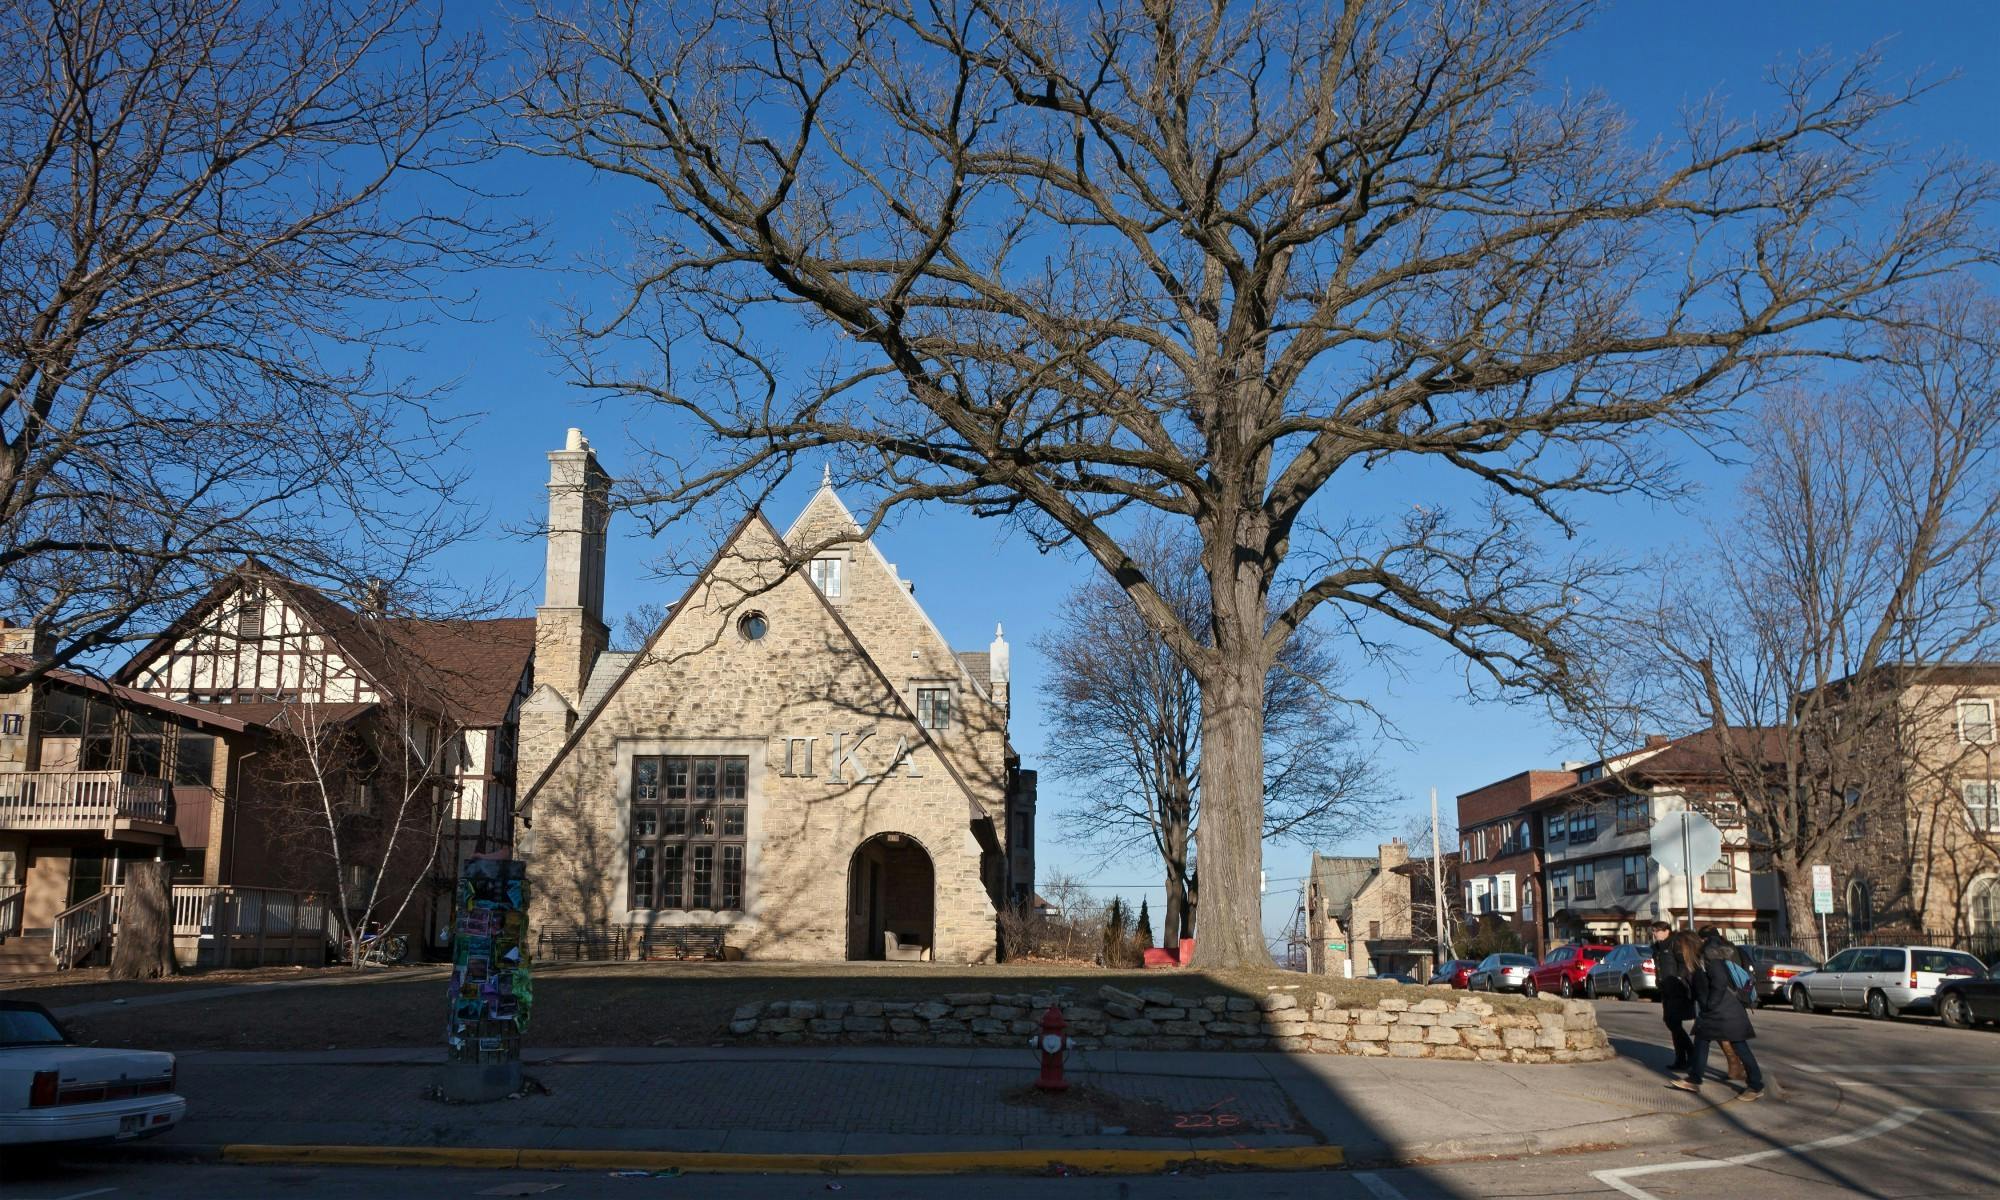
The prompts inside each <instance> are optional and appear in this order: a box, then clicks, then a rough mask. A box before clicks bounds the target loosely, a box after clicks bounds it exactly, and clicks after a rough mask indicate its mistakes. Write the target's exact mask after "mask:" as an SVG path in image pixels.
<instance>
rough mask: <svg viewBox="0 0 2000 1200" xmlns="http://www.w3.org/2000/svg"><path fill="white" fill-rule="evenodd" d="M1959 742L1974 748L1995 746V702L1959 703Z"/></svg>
mask: <svg viewBox="0 0 2000 1200" xmlns="http://www.w3.org/2000/svg"><path fill="white" fill-rule="evenodd" d="M1958 740H1959V741H1961V742H1964V743H1966V744H1967V745H1972V746H1990V745H1992V744H1993V702H1992V701H1991V700H1960V701H1959V702H1958Z"/></svg>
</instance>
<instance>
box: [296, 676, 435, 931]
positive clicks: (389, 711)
mask: <svg viewBox="0 0 2000 1200" xmlns="http://www.w3.org/2000/svg"><path fill="white" fill-rule="evenodd" d="M356 707H357V706H353V705H329V704H323V703H311V702H297V703H290V704H287V705H285V706H284V709H283V711H282V712H281V713H279V714H278V716H277V717H276V718H275V719H274V720H273V721H272V723H271V724H272V729H273V731H274V732H275V733H276V734H277V739H278V740H277V744H276V745H275V746H274V747H273V748H272V749H271V750H270V751H269V752H268V754H267V757H268V760H269V761H266V762H264V763H261V764H259V765H258V773H259V775H260V777H261V780H262V783H263V784H264V786H263V787H262V788H261V789H260V790H261V792H262V793H263V794H262V796H261V797H260V799H261V801H262V803H261V804H260V811H259V813H258V817H259V818H260V819H261V820H263V821H264V822H266V823H267V824H266V827H267V829H269V830H270V831H271V832H272V833H273V834H274V836H275V838H276V840H278V841H280V842H282V843H283V844H284V845H285V848H286V849H287V850H288V851H289V852H290V854H291V855H293V856H295V861H296V862H298V863H299V864H300V870H301V874H302V876H303V881H304V882H306V883H308V884H309V885H310V886H313V887H315V888H324V889H326V891H327V893H328V894H329V895H330V896H331V897H332V899H333V902H334V903H333V906H332V907H333V914H334V917H335V919H336V921H337V922H338V925H339V932H340V935H341V941H342V943H343V945H345V946H346V948H347V952H348V955H349V958H350V961H351V963H352V965H353V966H354V967H355V968H356V969H359V968H360V967H361V965H362V960H363V957H364V954H365V944H364V941H363V938H364V936H365V935H366V934H368V933H370V932H372V931H374V930H376V929H377V928H379V929H382V930H385V931H386V930H393V929H395V928H396V927H397V925H398V924H399V923H400V922H401V920H402V918H403V915H404V913H405V912H406V911H408V909H409V906H410V902H411V900H412V899H413V898H414V897H415V896H416V894H417V891H418V889H419V888H421V887H423V886H425V885H426V884H427V883H428V882H429V881H430V879H431V876H432V868H433V866H434V864H436V863H437V861H438V856H439V850H440V848H441V847H442V846H443V844H444V834H445V830H446V827H447V825H448V823H449V822H450V821H451V820H452V819H453V816H454V811H455V805H456V801H457V782H458V779H457V776H458V770H459V767H460V765H461V764H460V761H459V754H460V746H461V741H460V738H461V735H462V734H463V733H464V730H463V729H462V728H461V727H459V726H458V725H457V724H456V723H455V722H454V721H453V720H452V719H451V717H450V713H449V709H448V708H447V707H446V706H444V705H442V704H426V703H423V702H422V700H421V699H417V700H412V699H405V698H402V697H393V698H390V699H387V700H385V701H381V702H377V703H375V704H373V705H369V706H365V711H358V712H357V711H354V710H355V709H356Z"/></svg>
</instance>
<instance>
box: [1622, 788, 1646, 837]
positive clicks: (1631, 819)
mask: <svg viewBox="0 0 2000 1200" xmlns="http://www.w3.org/2000/svg"><path fill="white" fill-rule="evenodd" d="M1652 819H1653V811H1652V805H1651V803H1650V802H1648V800H1647V799H1646V797H1644V796H1620V797H1618V832H1620V833H1636V832H1638V831H1640V830H1642V829H1645V828H1646V827H1647V826H1648V825H1650V824H1651V823H1652Z"/></svg>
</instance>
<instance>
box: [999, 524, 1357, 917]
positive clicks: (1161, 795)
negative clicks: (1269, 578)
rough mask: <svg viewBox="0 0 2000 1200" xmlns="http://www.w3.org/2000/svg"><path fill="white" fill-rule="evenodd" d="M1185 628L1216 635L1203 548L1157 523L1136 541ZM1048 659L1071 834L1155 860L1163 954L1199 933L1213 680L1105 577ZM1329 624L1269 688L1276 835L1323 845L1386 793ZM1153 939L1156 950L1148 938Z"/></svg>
mask: <svg viewBox="0 0 2000 1200" xmlns="http://www.w3.org/2000/svg"><path fill="white" fill-rule="evenodd" d="M1126 545H1127V546H1128V548H1130V549H1131V551H1132V554H1133V557H1134V559H1135V560H1136V561H1137V562H1138V563H1139V564H1140V566H1141V568H1142V569H1143V570H1144V571H1145V573H1146V576H1147V578H1149V579H1150V580H1152V582H1153V587H1154V589H1155V590H1156V591H1158V592H1159V593H1160V595H1161V596H1163V597H1165V599H1166V601H1167V603H1168V604H1170V605H1171V606H1172V607H1173V609H1174V612H1175V613H1176V615H1178V616H1179V617H1180V619H1181V621H1182V623H1183V624H1185V625H1187V626H1188V627H1189V628H1190V629H1194V630H1197V631H1202V630H1206V629H1207V628H1208V627H1209V622H1208V620H1207V616H1206V609H1207V606H1208V584H1207V579H1206V577H1205V576H1204V574H1203V572H1202V569H1201V546H1200V544H1199V543H1198V542H1196V541H1195V540H1194V538H1193V537H1192V536H1191V535H1190V534H1188V533H1187V531H1186V530H1185V529H1184V528H1183V529H1181V530H1179V531H1177V532H1169V531H1168V530H1166V529H1163V528H1161V527H1159V526H1158V525H1154V526H1152V527H1150V528H1147V529H1143V530H1139V531H1136V532H1135V533H1133V534H1132V535H1131V536H1130V537H1128V538H1127V539H1126ZM1035 650H1036V652H1037V653H1038V654H1040V655H1041V657H1042V660H1043V662H1044V663H1045V664H1046V675H1045V678H1044V685H1043V687H1044V693H1045V695H1046V696H1047V701H1048V712H1047V721H1048V765H1049V769H1050V770H1051V771H1052V772H1053V773H1054V774H1056V775H1057V776H1058V777H1060V778H1062V779H1065V780H1067V781H1069V782H1070V783H1071V784H1072V785H1074V786H1075V791H1076V792H1077V794H1078V800H1077V803H1076V804H1075V805H1074V806H1072V807H1071V809H1070V810H1069V812H1068V813H1067V814H1066V815H1065V821H1066V823H1067V824H1068V826H1069V830H1070V832H1071V834H1072V835H1074V836H1075V837H1077V838H1078V839H1079V840H1080V841H1082V842H1084V843H1086V844H1088V845H1091V846H1094V847H1096V848H1097V849H1098V850H1100V851H1102V852H1103V853H1104V854H1105V855H1106V856H1108V857H1116V856H1122V855H1127V854H1132V853H1140V854H1144V855H1145V856H1146V857H1148V858H1150V859H1151V860H1152V862H1153V863H1154V864H1156V865H1157V866H1159V868H1160V869H1161V872H1162V878H1163V880H1164V886H1165V888H1166V896H1167V902H1166V905H1165V907H1164V909H1163V910H1162V913H1161V917H1162V924H1161V927H1160V945H1162V946H1164V947H1165V948H1167V949H1168V950H1175V949H1178V948H1179V946H1180V942H1181V938H1183V937H1195V936H1196V930H1195V916H1196V897H1197V893H1196V879H1195V867H1196V862H1197V856H1196V848H1197V846H1198V845H1199V843H1200V840H1201V835H1200V823H1201V733H1202V730H1201V684H1200V681H1199V680H1197V679H1196V678H1195V676H1194V672H1192V671H1190V670H1188V668H1187V664H1186V663H1184V662H1182V661H1181V660H1180V658H1179V656H1177V655H1175V654H1174V652H1173V651H1171V650H1169V649H1168V648H1167V645H1166V643H1165V642H1164V641H1163V640H1162V639H1161V638H1160V635H1159V634H1158V633H1157V632H1155V631H1154V629H1153V628H1152V626H1150V625H1148V624H1147V623H1146V621H1145V620H1144V619H1143V618H1141V617H1140V616H1139V612H1138V609H1137V607H1136V606H1135V605H1134V604H1133V603H1132V598H1131V597H1130V596H1129V595H1128V594H1126V592H1125V590H1124V589H1123V588H1120V587H1119V586H1118V585H1117V584H1116V583H1114V582H1112V581H1111V580H1110V579H1109V578H1107V577H1104V576H1102V575H1100V576H1098V577H1096V578H1094V579H1091V580H1089V581H1088V582H1085V583H1083V584H1082V585H1080V586H1078V587H1077V588H1075V589H1074V590H1073V591H1071V592H1070V594H1069V595H1068V596H1067V597H1065V598H1064V600H1063V605H1062V608H1061V609H1060V610H1059V611H1058V612H1057V613H1056V615H1055V623H1054V624H1053V626H1051V627H1050V628H1049V629H1048V631H1047V632H1045V633H1044V634H1043V635H1042V636H1041V637H1040V638H1038V639H1036V642H1035ZM1340 683H1341V669H1340V663H1339V661H1338V660H1337V659H1336V658H1335V657H1334V655H1333V653H1332V648H1331V646H1330V645H1329V643H1328V640H1327V639H1326V637H1325V636H1324V634H1323V633H1322V632H1321V631H1320V630H1319V628H1318V627H1317V626H1316V625H1305V626H1301V627H1300V628H1299V630H1298V631H1297V632H1296V633H1294V634H1293V636H1292V640H1291V641H1289V642H1287V643H1285V645H1284V646H1283V647H1281V648H1280V649H1279V650H1278V654H1277V658H1276V660H1275V661H1274V662H1273V664H1272V667H1271V672H1270V677H1269V679H1268V680H1267V681H1266V683H1265V688H1264V713H1263V729H1264V837H1265V839H1266V840H1279V841H1286V840H1289V841H1293V842H1302V843H1324V842H1327V841H1330V840H1333V839H1337V838H1339V837H1342V836H1344V835H1345V834H1347V833H1349V832H1351V831H1353V830H1354V829H1356V828H1358V827H1359V826H1360V825H1361V824H1362V823H1363V822H1365V821H1367V820H1369V819H1370V818H1372V817H1373V816H1375V815H1376V814H1377V812H1378V811H1379V809H1380V807H1381V801H1382V800H1383V798H1384V792H1383V788H1382V783H1381V779H1380V774H1379V771H1378V770H1377V768H1376V765H1375V760H1374V759H1373V757H1372V756H1371V755H1370V753H1369V750H1370V747H1368V746H1367V745H1366V743H1365V741H1364V739H1363V738H1362V736H1361V734H1360V731H1359V730H1358V729H1357V728H1356V725H1355V717H1356V715H1357V712H1358V709H1359V706H1357V705H1355V704H1354V703H1353V702H1351V701H1349V700H1347V699H1346V698H1345V697H1343V696H1342V695H1341V694H1340V693H1339V691H1338V688H1339V686H1340ZM1149 944H1150V943H1149Z"/></svg>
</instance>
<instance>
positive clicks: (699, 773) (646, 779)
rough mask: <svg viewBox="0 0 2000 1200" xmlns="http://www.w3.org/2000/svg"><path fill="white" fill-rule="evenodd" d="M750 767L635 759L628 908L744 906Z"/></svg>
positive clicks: (739, 760)
mask: <svg viewBox="0 0 2000 1200" xmlns="http://www.w3.org/2000/svg"><path fill="white" fill-rule="evenodd" d="M749 798H750V760H749V759H748V758H743V757H715V756H706V755H704V756H698V757H697V756H687V755H668V756H664V757H654V756H648V757H643V758H635V759H633V760H632V868H631V873H630V893H631V895H630V907H632V908H643V909H665V908H699V909H741V908H742V907H743V839H744V829H745V825H746V823H747V822H746V816H747V809H748V806H749Z"/></svg>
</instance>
